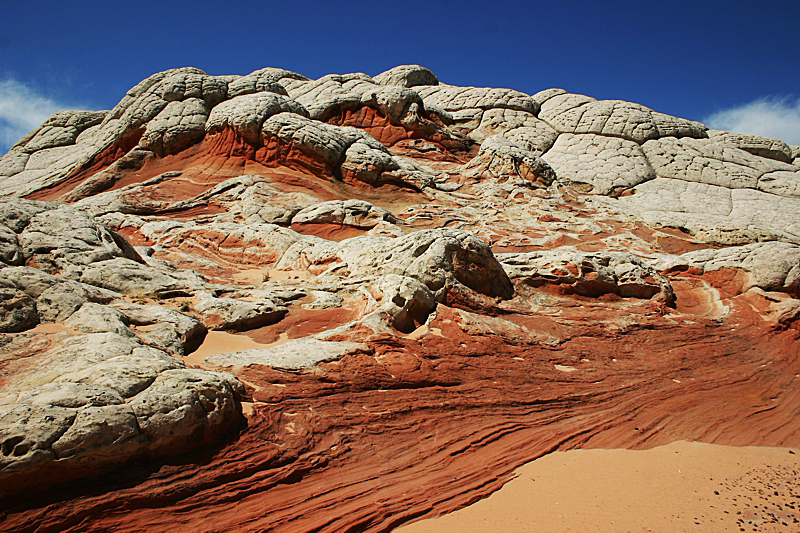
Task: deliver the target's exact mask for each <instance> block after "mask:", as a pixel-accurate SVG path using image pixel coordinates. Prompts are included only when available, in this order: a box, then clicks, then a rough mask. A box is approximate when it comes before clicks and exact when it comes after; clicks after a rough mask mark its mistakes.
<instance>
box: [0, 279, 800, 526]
mask: <svg viewBox="0 0 800 533" xmlns="http://www.w3.org/2000/svg"><path fill="white" fill-rule="evenodd" d="M718 277H719V276H718ZM676 281H677V283H676V284H677V287H676V288H677V289H678V291H679V301H680V300H681V297H680V294H689V293H690V292H691V291H693V290H694V291H695V293H694V294H695V295H696V296H698V297H697V298H696V300H697V301H698V302H699V299H700V298H699V296H700V295H701V291H702V288H701V287H704V286H708V287H712V286H713V285H719V283H718V280H714V279H703V278H702V277H700V276H697V275H695V274H692V273H681V274H680V280H676ZM703 284H706V285H703ZM517 289H518V291H517V292H518V296H517V297H515V299H514V300H511V301H510V302H506V303H504V304H502V305H501V306H500V307H499V308H496V309H495V311H496V313H495V315H496V316H494V317H492V316H487V315H483V314H481V315H478V314H474V313H470V312H467V311H461V310H459V309H456V308H453V307H445V306H440V307H439V309H438V310H437V315H436V318H435V320H434V321H433V322H432V323H431V324H429V326H428V327H423V328H421V329H419V330H418V331H417V332H415V333H414V334H412V335H406V336H400V337H397V336H389V335H376V334H371V335H370V336H368V337H366V339H367V340H366V344H367V345H368V346H369V347H370V349H371V350H372V351H373V352H374V356H367V355H354V356H347V357H345V358H343V359H342V360H340V361H337V362H334V363H326V364H321V365H320V367H319V370H318V371H317V372H314V373H306V374H296V373H287V372H280V371H277V370H273V369H270V368H267V367H258V366H251V367H250V368H246V369H243V370H242V371H241V372H240V373H239V374H238V375H239V376H240V378H241V379H242V380H243V382H245V383H246V384H247V386H248V394H249V400H250V401H252V402H253V406H252V412H251V413H250V414H249V416H248V421H247V426H246V427H245V428H243V429H242V430H241V431H240V432H239V433H238V434H236V435H233V436H231V437H230V439H229V440H228V441H227V442H225V443H224V444H223V445H222V446H220V447H217V448H215V449H209V450H204V451H202V452H197V453H195V454H193V455H191V456H184V457H180V458H176V459H173V460H171V461H169V462H164V463H161V464H157V465H138V466H132V467H130V468H128V469H127V470H125V471H123V472H122V473H118V474H113V475H110V476H107V477H106V478H105V479H102V480H101V481H98V482H95V483H91V484H88V483H83V484H81V485H80V486H74V487H69V488H68V489H66V490H68V491H69V492H66V493H65V492H63V491H62V492H60V493H58V495H46V494H42V495H40V496H39V499H30V498H28V499H24V500H22V499H21V500H19V501H11V502H7V504H6V505H7V507H6V509H5V513H4V515H3V517H2V518H1V519H0V529H2V530H3V531H15V532H27V531H36V532H42V533H43V532H51V531H52V532H54V531H71V532H78V531H80V532H100V531H115V532H145V531H166V530H169V531H176V532H177V531H186V532H189V531H193V532H194V531H231V532H233V531H319V532H334V531H375V532H377V531H390V530H391V529H392V528H393V527H395V526H397V525H398V524H401V523H405V522H407V521H409V520H413V519H416V518H420V517H425V516H432V515H436V514H440V513H442V512H446V511H449V510H453V509H456V508H459V507H462V506H465V505H467V504H469V503H471V502H473V501H475V500H477V499H479V498H481V497H482V496H484V495H487V494H489V493H491V492H492V491H494V490H496V489H497V488H498V487H499V486H501V485H502V484H503V482H505V481H506V480H507V479H509V476H510V475H511V473H512V471H513V470H514V468H516V467H517V466H519V465H521V464H523V463H525V462H528V461H530V460H532V459H534V458H536V457H539V456H541V455H543V454H545V453H547V452H549V451H552V450H555V449H562V450H564V449H571V448H576V447H582V448H587V447H590V448H591V447H623V448H631V449H644V448H649V447H653V446H657V445H660V444H665V443H668V442H671V441H673V440H677V439H686V440H700V441H703V442H709V443H718V444H732V445H769V446H800V432H798V428H797V425H796V424H795V423H794V421H795V420H796V418H797V416H798V414H800V388H798V386H797V380H798V377H797V376H798V375H799V374H800V359H798V348H799V347H800V342H798V331H797V330H796V329H792V328H788V329H784V328H780V327H777V326H776V325H774V323H772V322H769V321H767V320H765V319H764V318H763V316H764V315H763V314H762V313H761V312H760V311H759V307H762V308H763V307H764V305H765V304H764V302H759V301H758V298H757V297H755V296H753V295H752V294H747V295H741V294H736V293H735V292H734V293H731V294H724V291H720V293H719V297H720V298H722V300H719V303H720V304H722V305H725V306H727V307H728V308H729V310H730V312H729V314H728V316H727V317H726V318H725V320H724V321H718V320H716V319H714V318H711V317H709V316H704V314H707V311H708V309H707V307H708V306H706V307H704V306H703V305H702V304H701V303H688V300H689V299H688V298H687V304H686V307H685V308H684V309H681V308H679V309H678V310H669V309H664V308H662V307H661V306H660V305H658V304H657V303H656V302H651V301H641V300H634V299H630V300H628V299H620V298H618V297H603V298H600V299H592V298H583V297H579V296H568V295H557V294H555V295H549V296H547V298H549V305H548V307H547V308H546V309H547V310H548V311H547V312H544V313H543V312H542V310H541V309H539V310H537V311H536V312H533V311H531V310H530V308H529V304H528V303H526V302H529V301H530V300H529V298H528V296H530V292H529V291H530V289H526V288H525V287H517ZM714 290H716V289H714ZM711 292H712V293H713V290H711ZM304 313H306V312H304V311H302V310H301V309H300V308H299V305H293V306H291V308H290V312H289V315H288V317H287V318H286V319H284V321H282V322H280V323H279V324H277V325H274V326H270V327H271V328H273V329H272V330H271V334H272V335H273V336H275V335H277V334H279V333H280V330H281V329H282V328H283V329H285V328H289V329H291V326H293V325H294V326H295V327H296V326H297V324H299V323H303V322H305V318H307V317H306V316H305V314H304ZM693 313H694V314H693ZM340 318H342V320H346V319H347V318H346V317H340ZM331 319H332V317H327V316H326V317H325V318H324V320H326V321H327V320H331ZM281 325H283V326H281ZM517 326H524V327H525V329H524V330H523V329H520V328H518V327H517ZM520 331H524V333H520ZM306 334H308V332H302V335H306ZM366 335H367V332H366V331H364V332H359V331H355V332H352V333H351V334H348V336H347V337H345V336H342V338H341V339H339V340H345V338H349V339H357V340H360V341H363V340H364V338H363V337H364V336H366ZM262 340H263V341H266V342H269V340H270V339H268V338H265V339H262Z"/></svg>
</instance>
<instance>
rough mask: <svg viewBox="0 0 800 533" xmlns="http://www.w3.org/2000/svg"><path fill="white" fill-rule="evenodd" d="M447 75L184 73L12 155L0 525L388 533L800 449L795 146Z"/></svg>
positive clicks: (559, 93) (1, 189)
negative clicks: (618, 461) (459, 513)
mask: <svg viewBox="0 0 800 533" xmlns="http://www.w3.org/2000/svg"><path fill="white" fill-rule="evenodd" d="M445 82H446V80H439V79H438V78H437V77H436V76H435V75H434V73H433V72H431V71H430V70H428V69H426V68H425V67H422V66H419V65H404V66H400V67H396V68H393V69H390V70H388V71H386V72H383V73H380V74H377V75H375V76H374V77H373V76H370V75H368V74H364V73H349V74H331V75H327V76H323V77H321V78H319V79H316V80H313V79H309V78H307V77H305V76H303V75H302V74H299V73H295V72H292V71H290V70H283V69H279V68H273V67H268V68H264V69H260V70H257V71H255V72H252V73H250V74H247V75H243V76H240V75H225V76H211V75H208V74H206V73H205V72H203V71H201V70H199V69H196V68H180V69H173V70H169V71H165V72H160V73H157V74H154V75H153V76H151V77H149V78H148V79H146V80H143V81H142V82H141V83H140V84H138V85H137V86H136V87H134V88H132V89H131V90H130V91H128V93H127V94H126V95H125V96H124V98H123V99H122V100H121V101H120V103H119V104H118V105H117V106H115V107H114V109H112V110H111V111H100V112H88V111H68V112H67V111H65V112H60V113H57V114H56V115H54V116H53V117H51V118H50V119H48V120H47V121H46V122H45V123H44V124H43V125H42V126H41V127H40V128H37V129H36V130H35V131H34V132H32V133H31V134H29V135H28V136H26V137H25V138H24V139H22V140H21V141H20V142H18V143H17V144H16V145H15V146H14V147H13V148H12V149H11V150H10V151H9V153H8V154H6V155H5V156H3V157H2V158H0V500H2V502H3V510H4V512H3V514H2V516H0V529H3V530H8V531H30V530H47V531H75V532H78V531H80V532H86V531H98V532H99V531H123V530H129V529H131V528H138V529H137V530H142V531H164V530H170V531H187V532H188V531H192V532H194V531H204V530H210V529H213V530H215V531H216V530H219V531H223V530H224V531H241V530H248V531H250V530H253V531H254V530H259V531H261V530H265V531H266V530H270V531H291V532H295V531H345V530H358V531H389V530H391V529H392V528H394V527H396V526H397V525H398V524H401V523H403V522H406V521H408V520H412V519H415V518H417V517H422V516H428V515H432V514H437V513H440V512H446V511H448V510H451V509H455V508H458V507H461V506H463V505H465V504H467V503H469V502H471V501H474V499H475V498H478V497H481V496H483V495H485V494H488V493H489V492H491V491H493V490H496V489H497V488H499V487H500V486H501V485H502V484H503V482H504V481H505V480H507V479H509V476H510V475H511V472H513V470H514V468H515V467H516V466H518V465H519V464H521V463H523V462H526V461H529V460H531V459H534V458H536V457H538V456H540V455H542V454H543V453H547V452H548V451H550V450H554V449H569V448H575V447H582V446H589V447H627V448H645V447H650V446H655V445H658V444H662V443H666V442H669V441H672V440H676V439H687V440H702V441H706V442H715V443H722V444H736V445H773V446H800V440H798V434H797V432H796V431H795V429H794V428H795V426H796V423H795V422H796V413H797V412H798V409H800V400H798V396H797V394H795V393H794V392H793V391H795V390H796V376H797V375H798V374H800V357H798V349H799V348H800V343H798V338H799V337H798V335H800V334H798V329H800V322H798V318H800V166H798V155H799V153H798V147H796V146H788V145H786V144H785V143H783V142H782V141H780V140H777V139H767V138H764V137H758V136H754V135H744V134H734V133H730V132H721V131H713V130H708V129H707V128H706V127H705V126H704V125H702V124H699V123H697V122H694V121H691V120H686V119H683V118H679V117H671V116H667V115H664V114H661V113H658V112H657V111H654V110H651V109H649V108H647V107H645V106H642V105H640V104H636V103H630V102H622V101H617V100H608V101H598V100H595V99H593V98H591V97H589V96H583V95H579V94H571V93H568V92H566V91H564V90H562V89H544V90H541V91H539V92H537V93H535V94H532V95H528V94H525V93H523V92H520V91H517V90H514V89H510V88H509V89H495V88H482V87H456V86H453V85H448V84H447V83H445ZM33 491H36V492H38V497H39V499H30V498H31V494H32V492H33ZM376 501H377V502H380V505H378V506H376V505H375V502H376ZM132 524H133V525H132Z"/></svg>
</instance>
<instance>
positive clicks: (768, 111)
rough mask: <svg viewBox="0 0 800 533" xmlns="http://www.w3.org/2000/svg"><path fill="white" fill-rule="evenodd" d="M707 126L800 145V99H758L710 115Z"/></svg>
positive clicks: (706, 120) (774, 97) (706, 121)
mask: <svg viewBox="0 0 800 533" xmlns="http://www.w3.org/2000/svg"><path fill="white" fill-rule="evenodd" d="M703 122H705V124H706V125H707V126H708V127H709V128H711V129H715V130H725V131H732V132H735V133H752V134H755V135H763V136H764V137H771V138H773V139H780V140H782V141H783V142H785V143H788V144H794V145H798V144H800V98H797V99H795V100H792V98H789V97H777V96H772V97H766V98H759V99H758V100H754V101H752V102H750V103H747V104H743V105H740V106H737V107H732V108H730V109H723V110H722V111H717V112H716V113H714V114H713V115H710V116H709V117H707V118H706V119H705V120H703Z"/></svg>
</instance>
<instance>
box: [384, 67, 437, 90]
mask: <svg viewBox="0 0 800 533" xmlns="http://www.w3.org/2000/svg"><path fill="white" fill-rule="evenodd" d="M372 79H373V80H375V82H376V83H378V84H380V85H398V86H400V87H417V86H419V85H439V79H438V78H437V77H436V75H435V74H434V73H433V72H431V71H430V70H428V69H426V68H425V67H421V66H419V65H400V66H399V67H394V68H391V69H389V70H387V71H385V72H381V73H380V74H378V75H377V76H375V77H373V78H372Z"/></svg>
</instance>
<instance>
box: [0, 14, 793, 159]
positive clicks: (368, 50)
mask: <svg viewBox="0 0 800 533" xmlns="http://www.w3.org/2000/svg"><path fill="white" fill-rule="evenodd" d="M0 21H2V22H0V82H2V81H3V80H5V81H6V82H7V83H8V82H9V80H12V81H13V82H14V83H16V84H17V85H16V86H17V87H19V86H24V87H25V88H27V89H28V90H29V93H28V94H30V95H32V97H33V95H35V96H41V97H43V98H46V99H49V100H51V101H53V102H56V103H57V104H59V105H62V106H68V107H74V106H80V107H84V108H92V109H110V108H111V107H113V106H114V105H115V104H116V103H117V102H118V101H119V100H120V99H121V98H122V96H123V95H124V93H125V91H126V90H128V89H129V88H130V87H132V86H133V85H135V84H136V83H138V82H139V81H140V80H142V79H143V78H145V77H147V76H149V75H150V74H152V73H154V72H157V71H159V70H164V69H167V68H173V67H180V66H195V67H198V68H201V69H203V70H205V71H206V72H208V73H209V74H246V73H248V72H251V71H253V70H256V69H259V68H262V67H265V66H275V67H282V68H286V69H289V70H294V71H296V72H300V73H301V74H304V75H306V76H309V77H312V78H314V77H319V76H321V75H323V74H328V73H344V72H354V71H359V72H366V73H367V74H371V75H374V74H377V73H379V72H381V71H383V70H386V69H388V68H390V67H392V66H395V65H399V64H404V63H418V64H421V65H424V66H426V67H428V68H430V69H431V70H433V72H434V73H435V74H436V75H437V76H438V77H439V79H440V80H441V81H443V82H445V83H451V84H455V85H476V86H491V87H510V88H514V89H518V90H521V91H524V92H527V93H535V92H537V91H539V90H541V89H545V88H549V87H563V88H565V89H567V90H568V91H570V92H577V93H582V94H588V95H590V96H593V97H595V98H599V99H604V98H613V99H622V100H629V101H633V102H638V103H641V104H644V105H646V106H648V107H651V108H653V109H655V110H657V111H661V112H664V113H668V114H671V115H677V116H681V117H685V118H690V119H695V120H703V119H704V118H707V117H709V115H711V114H712V113H714V112H717V111H721V110H726V109H730V108H733V107H736V106H740V105H743V104H747V103H750V102H753V101H755V100H758V99H760V98H765V97H772V98H773V99H774V98H775V97H784V98H788V99H789V101H790V103H791V102H794V99H796V98H798V97H800V60H799V59H798V58H800V2H798V1H797V0H794V1H780V0H779V1H773V2H770V3H762V2H753V1H748V2H735V1H725V2H722V1H703V0H693V1H674V2H663V1H662V2H648V1H636V2H633V1H620V2H602V1H594V2H590V1H587V2H566V1H562V2H558V1H552V0H551V1H548V2H502V1H495V2H486V1H482V2H471V1H460V2H455V1H443V2H435V1H430V0H429V1H418V0H410V1H406V2H402V3H394V4H382V3H378V2H352V1H325V2H320V1H309V2H305V3H301V4H298V7H292V6H290V3H289V2H282V3H280V2H271V1H261V2H249V1H244V2H237V3H231V4H229V5H226V4H224V3H222V2H204V1H196V2H149V1H139V2H109V1H104V2H64V1H63V0H61V1H58V2H54V1H47V0H45V1H38V2H14V1H6V2H3V3H2V4H0ZM2 97H3V96H2V94H0V98H2ZM9 98H10V97H9ZM784 103H785V102H784ZM1 105H2V102H0V106H1ZM2 119H3V117H2V114H1V113H0V121H2ZM798 142H800V141H798ZM3 152H5V147H3V146H2V145H0V154H2V153H3Z"/></svg>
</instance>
